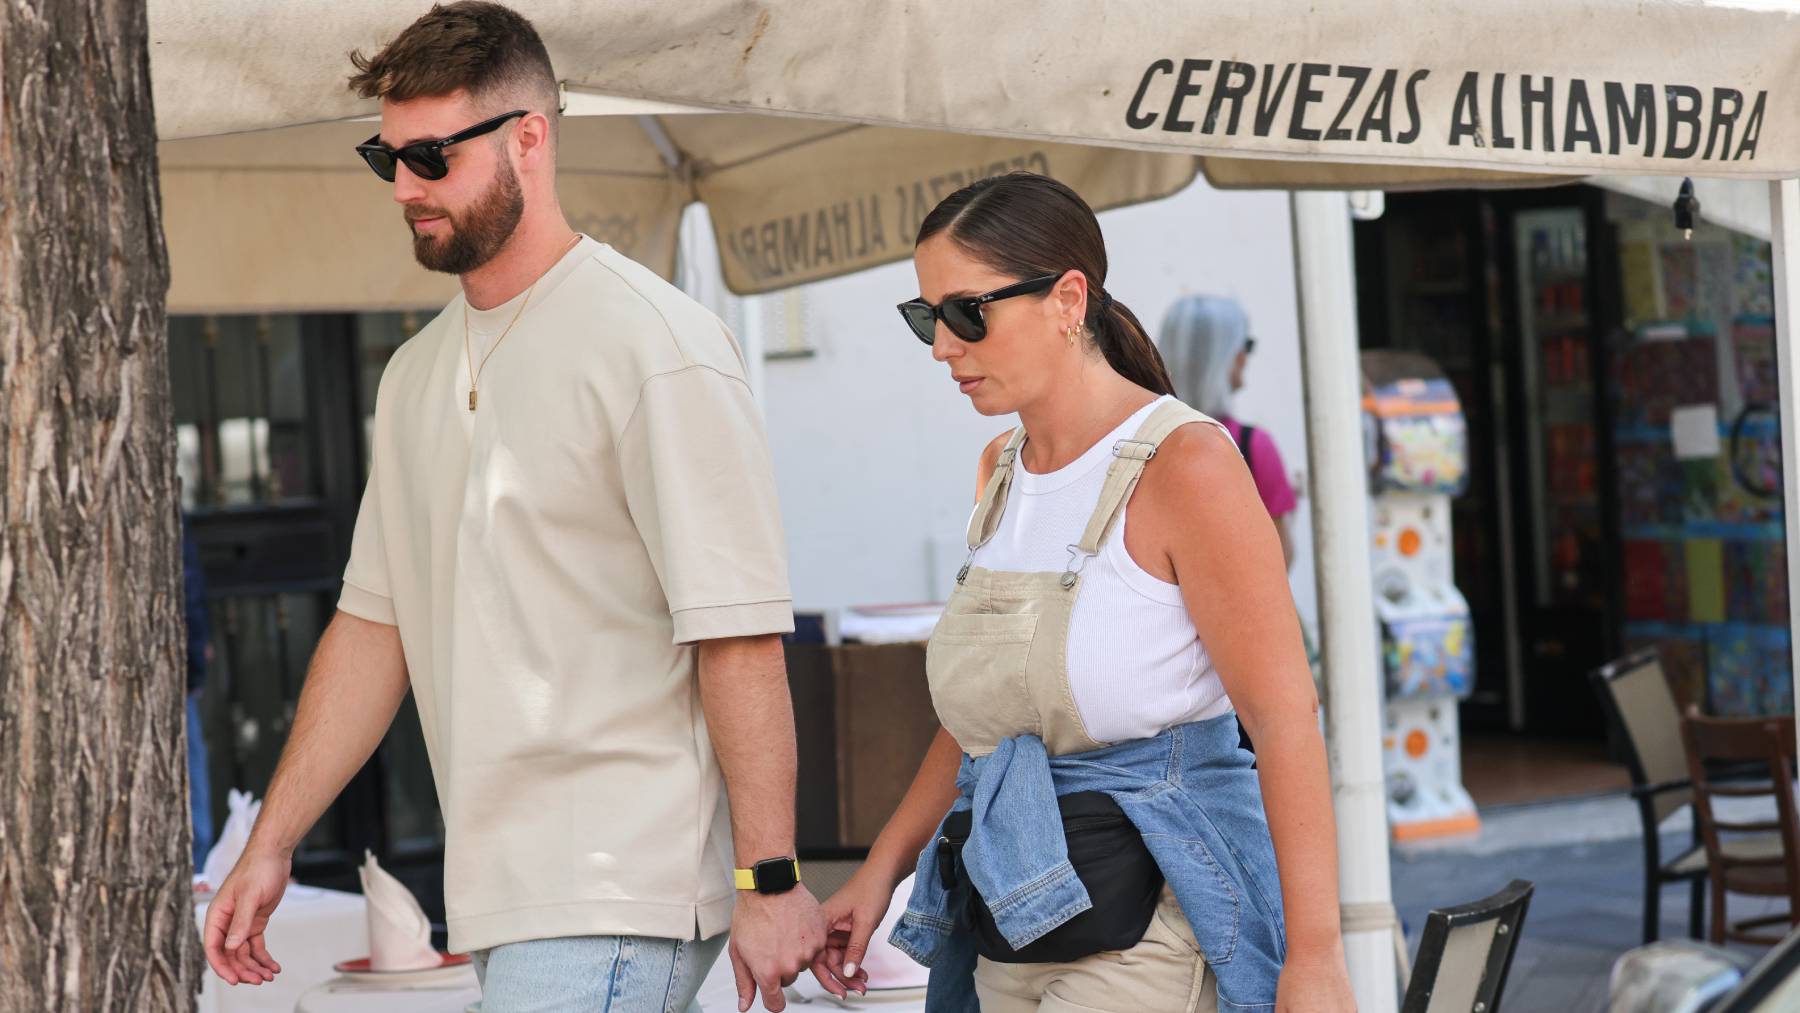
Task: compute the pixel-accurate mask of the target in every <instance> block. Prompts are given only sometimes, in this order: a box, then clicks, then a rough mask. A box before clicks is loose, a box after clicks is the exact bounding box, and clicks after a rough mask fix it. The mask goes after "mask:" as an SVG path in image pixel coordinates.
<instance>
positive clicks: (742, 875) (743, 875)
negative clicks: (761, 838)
mask: <svg viewBox="0 0 1800 1013" xmlns="http://www.w3.org/2000/svg"><path fill="white" fill-rule="evenodd" d="M731 874H732V878H733V879H734V880H735V881H736V885H737V888H738V889H739V890H754V889H756V870H755V869H733V870H731ZM794 882H796V883H798V882H800V863H799V862H798V861H795V862H794Z"/></svg>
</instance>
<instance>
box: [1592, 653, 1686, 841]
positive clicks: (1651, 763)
mask: <svg viewBox="0 0 1800 1013" xmlns="http://www.w3.org/2000/svg"><path fill="white" fill-rule="evenodd" d="M1593 681H1594V688H1595V690H1596V691H1597V692H1598V693H1599V694H1600V705H1601V707H1602V709H1604V710H1605V711H1606V713H1607V718H1608V721H1609V723H1610V724H1611V725H1612V726H1613V728H1612V734H1613V737H1614V741H1615V747H1616V748H1617V749H1618V750H1619V751H1620V752H1622V753H1624V755H1625V765H1626V766H1627V767H1628V768H1630V770H1631V783H1632V784H1633V785H1634V786H1636V787H1640V788H1641V787H1643V786H1645V785H1652V784H1669V783H1672V782H1682V781H1686V780H1688V767H1687V755H1686V751H1685V750H1683V749H1682V745H1681V709H1680V708H1679V707H1678V706H1676V703H1675V694H1674V692H1672V691H1671V690H1670V689H1669V680H1668V679H1667V678H1665V677H1664V676H1663V668H1662V660H1661V659H1660V657H1659V656H1658V655H1657V652H1656V648H1654V647H1647V648H1645V649H1643V650H1641V651H1637V652H1635V653H1633V654H1630V655H1627V656H1626V657H1624V658H1621V659H1619V660H1618V661H1615V662H1613V663H1612V664H1610V665H1607V666H1606V667H1604V668H1601V669H1598V670H1597V671H1595V672H1594V674H1593ZM1693 800H1694V793H1693V791H1692V789H1679V790H1674V791H1662V792H1657V793H1655V794H1654V795H1652V796H1651V797H1650V805H1651V808H1652V810H1653V811H1654V813H1655V815H1656V822H1657V823H1661V822H1662V821H1663V820H1665V819H1668V818H1669V816H1670V815H1671V814H1672V813H1674V812H1676V811H1677V810H1679V809H1680V808H1681V807H1682V806H1685V805H1687V804H1689V803H1690V802H1692V801H1693Z"/></svg>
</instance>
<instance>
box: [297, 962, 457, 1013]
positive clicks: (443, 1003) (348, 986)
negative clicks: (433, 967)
mask: <svg viewBox="0 0 1800 1013" xmlns="http://www.w3.org/2000/svg"><path fill="white" fill-rule="evenodd" d="M480 1004H481V985H480V984H479V983H478V982H477V981H476V979H475V969H474V968H473V967H463V968H460V969H459V970H458V971H457V973H455V974H446V976H445V977H443V978H439V979H434V980H433V981H432V982H431V983H430V985H429V986H418V987H413V988H383V987H381V986H378V985H377V986H371V985H368V984H367V983H364V982H360V981H354V980H352V979H350V978H333V979H332V980H331V981H328V982H326V983H324V984H322V985H315V986H313V987H312V989H311V990H310V991H308V992H307V993H306V994H305V995H303V996H301V997H300V1002H299V1003H298V1004H297V1005H295V1007H294V1013H464V1011H465V1010H475V1009H479V1008H480Z"/></svg>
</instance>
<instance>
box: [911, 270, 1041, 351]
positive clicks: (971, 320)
mask: <svg viewBox="0 0 1800 1013" xmlns="http://www.w3.org/2000/svg"><path fill="white" fill-rule="evenodd" d="M1061 277H1062V275H1060V274H1046V275H1042V276H1040V277H1036V278H1031V279H1028V280H1026V281H1021V282H1018V283H1016V284H1012V285H1008V286H1006V287H1005V288H997V289H995V290H993V291H992V292H989V293H988V294H986V295H967V296H959V297H957V298H955V299H945V300H944V301H943V302H941V303H939V304H937V305H936V306H933V305H931V304H930V303H928V302H926V301H925V300H923V299H911V300H908V301H906V302H903V303H901V304H900V305H899V307H898V308H899V310H900V315H901V316H902V317H904V318H905V319H906V326H908V327H910V328H912V332H913V334H915V335H917V336H918V339H919V340H920V341H923V342H925V343H926V344H927V345H929V344H932V343H933V342H935V341H936V340H937V322H938V321H939V320H942V321H943V322H944V326H946V327H948V328H950V333H951V334H954V335H956V336H957V337H959V338H961V339H963V340H964V341H980V340H981V339H982V338H985V337H987V320H985V319H984V318H983V317H982V315H981V308H982V307H983V306H986V305H987V304H988V303H991V302H999V301H1000V300H1002V299H1011V298H1012V297H1013V296H1016V295H1031V294H1032V293H1034V292H1042V291H1043V290H1045V289H1047V288H1049V287H1050V286H1052V285H1054V284H1056V282H1057V279H1059V278H1061Z"/></svg>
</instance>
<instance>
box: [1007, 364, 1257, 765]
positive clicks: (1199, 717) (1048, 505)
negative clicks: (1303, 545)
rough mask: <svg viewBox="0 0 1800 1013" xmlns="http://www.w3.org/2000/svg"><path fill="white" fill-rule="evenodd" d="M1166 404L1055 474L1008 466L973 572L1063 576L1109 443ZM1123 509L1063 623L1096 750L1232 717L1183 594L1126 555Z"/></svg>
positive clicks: (1080, 707) (1096, 498) (1107, 459)
mask: <svg viewBox="0 0 1800 1013" xmlns="http://www.w3.org/2000/svg"><path fill="white" fill-rule="evenodd" d="M1167 400H1171V399H1170V398H1167V397H1164V398H1159V399H1158V400H1156V401H1153V402H1151V403H1150V404H1148V405H1145V406H1144V407H1143V408H1142V409H1140V410H1139V411H1138V412H1137V413H1136V414H1134V415H1132V416H1131V417H1130V418H1128V419H1126V420H1125V421H1124V422H1123V423H1122V424H1121V425H1120V426H1119V427H1118V428H1117V429H1114V430H1113V431H1112V432H1110V433H1108V434H1107V435H1105V436H1103V437H1101V438H1100V441H1099V442H1098V443H1095V444H1094V445H1093V446H1092V447H1089V448H1088V449H1087V451H1086V452H1084V453H1083V454H1082V455H1081V456H1080V457H1078V458H1076V459H1075V460H1074V461H1073V462H1072V463H1070V464H1069V465H1067V466H1066V467H1063V468H1059V469H1057V470H1056V471H1053V472H1050V473H1048V474H1044V475H1034V474H1032V473H1031V472H1030V471H1027V470H1026V469H1025V461H1024V458H1023V456H1021V457H1020V458H1019V460H1018V462H1017V463H1016V464H1015V465H1014V466H1013V483H1012V489H1011V492H1010V494H1009V495H1008V497H1007V501H1006V508H1005V510H1004V512H1003V513H1002V514H1001V516H1000V526H999V528H998V530H996V531H995V532H994V537H993V539H992V540H991V541H989V542H988V543H987V544H986V545H984V546H982V547H981V548H980V549H978V550H976V552H975V558H974V564H975V565H976V566H979V567H983V568H985V569H988V570H1000V571H1010V572H1015V573H1036V572H1051V573H1062V572H1063V570H1064V569H1066V568H1067V566H1068V564H1069V546H1070V545H1073V544H1075V543H1076V542H1079V541H1081V533H1082V531H1083V530H1084V529H1085V528H1086V527H1087V522H1088V518H1090V517H1091V516H1093V513H1094V508H1095V507H1096V506H1098V505H1099V502H1100V488H1101V486H1102V485H1104V484H1105V483H1106V470H1107V466H1108V465H1110V464H1111V463H1112V459H1113V454H1112V449H1113V444H1115V443H1117V442H1118V441H1120V440H1123V439H1129V438H1130V437H1132V436H1133V435H1134V434H1136V432H1137V430H1138V429H1139V428H1140V427H1141V426H1142V425H1143V424H1144V421H1145V420H1146V419H1148V418H1149V417H1150V413H1151V412H1154V411H1155V410H1156V408H1157V406H1158V405H1161V404H1162V403H1163V402H1164V401H1167ZM1220 428H1221V429H1223V428H1224V427H1223V426H1221V427H1220ZM1227 435H1228V436H1229V433H1228V434H1227ZM1129 506H1130V504H1129V501H1128V502H1127V511H1126V512H1125V513H1124V514H1121V516H1120V518H1119V523H1117V524H1115V525H1113V529H1112V531H1111V532H1110V533H1109V534H1108V535H1107V538H1106V541H1105V542H1103V543H1101V546H1100V554H1099V555H1098V556H1096V557H1095V558H1094V559H1091V560H1089V561H1088V563H1087V565H1086V566H1085V567H1084V568H1083V569H1082V571H1081V573H1082V578H1081V593H1080V594H1079V595H1078V596H1077V597H1076V599H1075V611H1074V615H1073V616H1072V618H1071V619H1070V622H1069V645H1068V654H1067V658H1068V666H1069V687H1070V689H1071V690H1072V691H1073V693H1074V696H1075V709H1076V710H1077V711H1078V712H1079V713H1080V714H1081V720H1082V723H1083V724H1085V725H1086V726H1087V730H1088V734H1089V735H1091V736H1092V737H1094V738H1095V739H1097V740H1099V741H1101V742H1124V741H1127V740H1130V739H1146V738H1150V737H1152V736H1155V735H1159V734H1161V733H1162V732H1164V731H1166V730H1167V729H1169V728H1172V727H1174V726H1175V725H1179V724H1185V723H1187V722H1190V721H1203V720H1206V719H1207V718H1213V717H1218V716H1219V715H1221V714H1229V713H1231V709H1232V708H1231V700H1230V699H1229V698H1228V697H1227V696H1226V695H1225V687H1224V685H1223V684H1222V683H1220V681H1219V675H1218V673H1217V672H1216V671H1214V669H1213V666H1212V661H1211V659H1209V658H1208V657H1207V655H1206V648H1205V647H1204V646H1202V645H1201V643H1200V637H1199V634H1197V633H1196V632H1195V630H1194V623H1193V620H1192V619H1190V618H1188V612H1187V605H1186V604H1185V603H1184V602H1183V601H1182V600H1181V588H1180V587H1178V586H1177V585H1175V584H1170V583H1167V582H1164V581H1162V580H1158V579H1157V578H1155V577H1153V576H1151V575H1150V574H1149V573H1146V572H1145V571H1144V569H1143V568H1142V567H1140V566H1138V565H1137V563H1136V562H1135V561H1133V560H1132V558H1131V554H1130V553H1129V552H1127V551H1126V550H1125V525H1126V523H1127V520H1128V516H1129Z"/></svg>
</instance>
